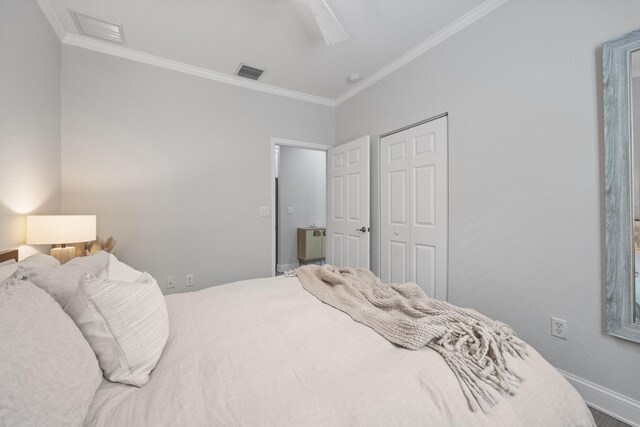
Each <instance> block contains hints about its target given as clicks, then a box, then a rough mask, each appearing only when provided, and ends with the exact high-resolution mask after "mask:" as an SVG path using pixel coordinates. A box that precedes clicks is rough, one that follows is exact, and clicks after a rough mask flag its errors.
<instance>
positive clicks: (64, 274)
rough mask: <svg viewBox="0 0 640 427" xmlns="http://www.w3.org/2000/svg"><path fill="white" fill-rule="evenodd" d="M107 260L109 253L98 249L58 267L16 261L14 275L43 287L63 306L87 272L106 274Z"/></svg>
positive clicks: (95, 274)
mask: <svg viewBox="0 0 640 427" xmlns="http://www.w3.org/2000/svg"><path fill="white" fill-rule="evenodd" d="M30 258H31V257H30ZM108 261H109V253H107V252H104V251H100V252H97V253H95V254H93V255H91V256H85V257H77V258H74V259H72V260H71V261H69V262H67V263H66V264H63V265H62V266H59V267H34V266H32V265H26V266H24V265H20V264H21V263H18V264H19V266H18V269H17V270H16V272H15V275H14V276H15V277H16V278H18V279H20V280H26V281H28V282H31V283H33V284H34V285H36V286H37V287H39V288H41V289H44V290H45V291H47V292H48V293H49V295H51V296H52V297H53V299H55V300H56V301H58V304H60V305H61V306H62V307H63V308H64V307H65V306H66V305H67V303H68V302H69V299H70V298H71V297H72V296H73V294H75V293H76V290H77V289H78V282H79V281H80V279H81V278H82V276H84V275H85V274H87V273H90V274H93V275H94V276H101V275H103V274H106V273H105V270H106V268H107V262H108Z"/></svg>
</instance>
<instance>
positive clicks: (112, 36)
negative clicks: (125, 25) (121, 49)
mask: <svg viewBox="0 0 640 427" xmlns="http://www.w3.org/2000/svg"><path fill="white" fill-rule="evenodd" d="M69 12H71V16H72V17H73V20H74V21H75V23H76V27H78V32H79V33H80V34H82V35H85V36H89V37H93V38H96V39H100V40H105V41H108V42H111V43H117V44H121V45H124V31H123V29H122V25H120V24H116V23H113V22H109V21H104V20H102V19H98V18H93V17H91V16H87V15H83V14H82V13H78V12H74V11H72V10H70V11H69Z"/></svg>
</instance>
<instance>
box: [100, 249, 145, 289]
mask: <svg viewBox="0 0 640 427" xmlns="http://www.w3.org/2000/svg"><path fill="white" fill-rule="evenodd" d="M141 274H142V272H141V271H138V270H136V269H135V268H133V267H130V266H128V265H127V264H125V263H124V262H122V261H120V260H118V258H116V256H115V255H113V254H111V255H110V256H109V265H108V267H107V278H108V279H109V280H122V281H123V282H135V281H136V280H138V277H140V275H141Z"/></svg>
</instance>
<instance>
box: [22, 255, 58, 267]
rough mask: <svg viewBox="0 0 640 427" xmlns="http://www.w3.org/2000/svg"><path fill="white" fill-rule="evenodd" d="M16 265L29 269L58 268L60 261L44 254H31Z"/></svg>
mask: <svg viewBox="0 0 640 427" xmlns="http://www.w3.org/2000/svg"><path fill="white" fill-rule="evenodd" d="M18 264H20V265H24V266H29V267H60V261H58V260H57V259H55V258H54V257H52V256H51V255H45V254H33V255H31V256H28V257H26V258H25V259H23V260H22V261H20V262H19V263H18Z"/></svg>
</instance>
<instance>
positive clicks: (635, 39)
mask: <svg viewBox="0 0 640 427" xmlns="http://www.w3.org/2000/svg"><path fill="white" fill-rule="evenodd" d="M639 49H640V30H637V31H633V32H631V33H629V34H626V35H624V36H622V37H620V38H618V39H616V40H612V41H610V42H607V43H605V44H604V45H603V47H602V60H603V77H604V161H605V166H604V175H605V176H604V179H605V242H606V266H607V267H606V272H607V332H608V333H609V334H610V335H614V336H616V337H620V338H624V339H627V340H631V341H635V342H640V323H636V322H634V319H635V317H634V296H635V289H634V287H635V266H634V264H635V261H634V258H635V249H634V242H633V219H634V218H633V200H632V194H633V193H632V192H633V188H632V183H633V181H632V180H633V164H632V153H633V151H632V149H633V145H632V115H631V113H632V111H631V106H632V103H631V102H632V99H631V78H630V75H631V53H632V52H633V51H636V50H639ZM637 131H640V129H639V130H637Z"/></svg>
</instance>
